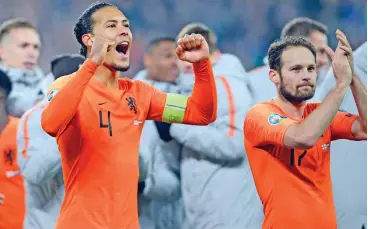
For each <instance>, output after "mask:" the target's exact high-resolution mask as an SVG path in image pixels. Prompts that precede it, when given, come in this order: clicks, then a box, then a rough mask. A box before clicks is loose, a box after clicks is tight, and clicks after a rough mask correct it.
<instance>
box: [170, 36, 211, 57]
mask: <svg viewBox="0 0 368 229" xmlns="http://www.w3.org/2000/svg"><path fill="white" fill-rule="evenodd" d="M176 54H177V55H178V57H179V59H180V60H183V61H187V62H190V63H195V62H199V61H201V60H204V59H207V58H209V57H210V51H209V48H208V44H207V41H206V40H205V39H204V38H203V36H202V35H200V34H194V33H192V34H191V35H187V34H186V35H185V36H184V37H182V38H180V39H179V40H178V47H177V48H176Z"/></svg>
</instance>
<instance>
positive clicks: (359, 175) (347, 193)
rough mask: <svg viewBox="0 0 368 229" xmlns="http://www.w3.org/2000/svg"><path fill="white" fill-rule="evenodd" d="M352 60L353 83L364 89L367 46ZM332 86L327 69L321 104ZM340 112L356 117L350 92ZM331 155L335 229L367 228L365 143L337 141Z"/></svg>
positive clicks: (365, 85) (359, 50)
mask: <svg viewBox="0 0 368 229" xmlns="http://www.w3.org/2000/svg"><path fill="white" fill-rule="evenodd" d="M353 57H354V77H353V81H352V83H354V82H356V81H361V82H362V85H364V87H365V88H367V42H365V43H364V44H362V45H361V46H359V47H358V48H357V49H356V50H355V51H354V53H353ZM335 84H336V80H335V77H334V74H333V69H330V71H329V73H328V74H327V76H326V80H325V81H324V83H323V84H322V85H321V90H320V92H321V93H320V95H319V96H320V97H319V100H321V101H322V100H323V99H324V98H325V97H326V96H327V93H328V92H329V91H330V90H331V89H332V88H333V87H334V86H335ZM359 84H361V83H359ZM350 87H351V86H350ZM364 98H367V97H366V96H365V97H364ZM340 109H341V110H345V111H348V112H351V113H355V114H356V113H358V109H357V106H356V105H355V101H354V96H353V93H352V90H348V91H347V93H346V94H345V97H344V99H343V101H342V103H341V106H340ZM331 152H332V153H331V177H332V187H333V194H334V195H333V196H334V202H335V208H336V215H337V223H338V228H339V229H350V228H359V229H360V228H362V225H364V227H365V228H367V206H366V202H367V173H366V171H367V141H348V140H338V141H335V142H334V144H332V145H331Z"/></svg>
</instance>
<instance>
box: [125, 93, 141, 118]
mask: <svg viewBox="0 0 368 229" xmlns="http://www.w3.org/2000/svg"><path fill="white" fill-rule="evenodd" d="M125 101H127V103H128V107H129V109H130V110H131V111H132V112H133V113H134V114H137V112H138V108H137V104H136V102H135V99H134V98H133V97H132V96H128V97H127V98H126V99H125Z"/></svg>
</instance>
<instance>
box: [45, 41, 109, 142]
mask: <svg viewBox="0 0 368 229" xmlns="http://www.w3.org/2000/svg"><path fill="white" fill-rule="evenodd" d="M110 36H111V35H110ZM115 37H116V35H115V36H114V37H113V38H112V37H109V36H108V35H106V34H105V35H104V36H102V35H96V36H95V38H94V40H93V44H92V47H91V53H90V54H89V58H88V59H87V60H86V61H85V62H84V64H83V65H82V66H81V67H80V69H79V70H78V71H77V72H76V73H75V74H74V75H73V76H69V77H62V78H59V79H58V80H56V81H55V82H54V83H53V84H52V85H51V88H50V90H49V92H48V95H47V96H48V99H49V104H48V105H47V106H46V107H45V109H44V111H43V113H42V119H41V124H42V128H43V129H44V130H45V131H46V133H48V134H49V135H51V136H53V137H55V136H56V135H58V134H60V133H61V132H62V131H64V129H65V127H66V125H68V123H69V122H70V121H71V120H72V118H73V116H74V115H75V113H76V112H77V109H78V106H79V103H80V101H81V99H82V96H83V93H84V90H85V89H86V87H87V85H88V82H89V80H90V79H91V78H92V76H93V75H94V74H95V71H96V69H97V67H98V66H99V65H101V64H102V63H103V61H104V59H105V56H106V53H107V52H108V50H109V47H110V45H111V44H112V43H113V42H114V40H115ZM68 78H69V79H68Z"/></svg>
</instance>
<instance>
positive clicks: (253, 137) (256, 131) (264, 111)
mask: <svg viewBox="0 0 368 229" xmlns="http://www.w3.org/2000/svg"><path fill="white" fill-rule="evenodd" d="M295 123H296V121H294V120H292V119H290V118H288V117H286V116H284V115H283V114H281V113H280V111H279V110H278V109H276V108H274V107H273V106H271V105H268V104H258V105H256V106H254V107H253V108H251V109H250V110H249V111H248V113H247V115H246V118H245V121H244V138H245V140H246V141H249V142H250V143H251V144H252V145H254V146H256V147H257V146H266V145H278V146H283V145H284V135H285V133H286V130H287V129H288V128H289V127H290V126H291V125H293V124H295Z"/></svg>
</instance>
